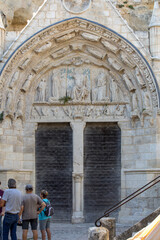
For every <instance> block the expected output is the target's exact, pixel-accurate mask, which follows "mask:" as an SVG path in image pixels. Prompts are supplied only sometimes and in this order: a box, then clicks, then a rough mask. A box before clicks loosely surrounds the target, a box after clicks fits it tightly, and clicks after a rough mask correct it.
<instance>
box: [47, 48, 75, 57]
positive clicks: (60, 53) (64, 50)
mask: <svg viewBox="0 0 160 240" xmlns="http://www.w3.org/2000/svg"><path fill="white" fill-rule="evenodd" d="M69 50H70V48H69V47H68V46H67V47H64V48H61V49H59V50H58V51H56V52H54V53H53V54H51V56H52V57H53V58H59V57H63V56H64V55H65V54H66V53H68V52H69Z"/></svg>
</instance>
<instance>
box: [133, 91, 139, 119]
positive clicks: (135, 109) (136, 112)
mask: <svg viewBox="0 0 160 240" xmlns="http://www.w3.org/2000/svg"><path fill="white" fill-rule="evenodd" d="M133 116H139V106H138V97H137V94H136V91H135V92H133V94H132V117H133Z"/></svg>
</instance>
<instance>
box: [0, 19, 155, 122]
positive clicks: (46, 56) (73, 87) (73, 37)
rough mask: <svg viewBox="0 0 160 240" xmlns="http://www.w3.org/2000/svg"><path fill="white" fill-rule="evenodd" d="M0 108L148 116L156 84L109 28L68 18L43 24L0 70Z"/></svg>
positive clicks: (39, 113)
mask: <svg viewBox="0 0 160 240" xmlns="http://www.w3.org/2000/svg"><path fill="white" fill-rule="evenodd" d="M0 107H1V111H4V113H5V114H4V116H5V117H9V118H11V119H13V120H14V119H21V120H22V121H23V120H24V119H35V120H36V119H37V118H41V119H45V118H47V119H49V118H50V119H51V120H52V119H63V118H68V119H73V118H86V119H91V120H92V119H94V120H98V119H99V120H102V121H103V120H104V119H107V118H112V119H124V118H128V119H129V118H130V119H131V121H132V123H134V121H136V120H140V121H141V123H142V124H143V122H144V118H145V117H147V118H149V117H153V115H154V114H155V113H156V109H157V108H159V88H158V85H157V83H156V79H155V77H154V74H153V73H152V70H151V68H150V66H149V64H148V63H147V61H146V60H145V58H144V57H143V56H142V55H141V53H140V52H139V51H138V50H137V49H136V48H135V47H134V46H133V45H132V44H131V43H130V42H128V41H127V40H126V39H124V38H123V37H122V36H120V35H119V34H117V33H115V32H114V31H112V30H111V29H108V28H106V27H104V26H102V25H99V24H97V23H95V22H91V21H88V20H86V19H82V18H77V17H76V18H72V19H67V20H65V21H62V22H59V23H56V24H53V25H51V26H49V27H47V28H45V29H42V30H41V31H39V32H38V33H36V34H35V35H33V36H32V37H30V38H29V39H27V40H26V41H25V42H24V43H23V44H21V45H20V46H19V47H18V48H17V49H16V50H15V51H14V52H13V54H12V55H11V56H10V58H9V59H8V61H7V62H6V64H5V66H4V67H3V69H2V71H1V77H0Z"/></svg>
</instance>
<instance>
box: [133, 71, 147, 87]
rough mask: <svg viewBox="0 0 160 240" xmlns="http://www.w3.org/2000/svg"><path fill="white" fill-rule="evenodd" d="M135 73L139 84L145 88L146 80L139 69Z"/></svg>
mask: <svg viewBox="0 0 160 240" xmlns="http://www.w3.org/2000/svg"><path fill="white" fill-rule="evenodd" d="M135 72H136V78H137V81H138V83H139V84H140V86H141V87H144V86H145V83H144V80H143V78H142V75H141V73H140V71H139V69H138V68H136V70H135Z"/></svg>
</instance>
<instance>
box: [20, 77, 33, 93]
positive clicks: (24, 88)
mask: <svg viewBox="0 0 160 240" xmlns="http://www.w3.org/2000/svg"><path fill="white" fill-rule="evenodd" d="M32 77H33V74H32V73H30V74H29V75H28V77H27V79H26V80H25V82H24V84H23V86H22V90H23V91H24V92H26V91H27V90H28V89H29V87H30V84H31V80H32Z"/></svg>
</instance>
